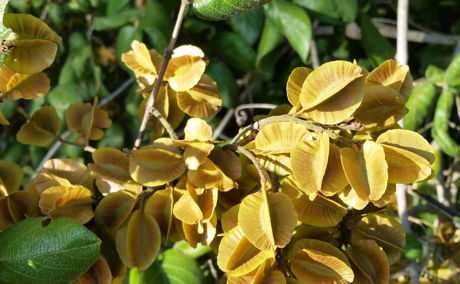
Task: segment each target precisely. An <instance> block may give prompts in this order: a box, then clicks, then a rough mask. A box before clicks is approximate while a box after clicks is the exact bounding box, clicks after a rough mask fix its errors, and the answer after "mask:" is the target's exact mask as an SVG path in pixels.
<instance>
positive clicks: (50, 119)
mask: <svg viewBox="0 0 460 284" xmlns="http://www.w3.org/2000/svg"><path fill="white" fill-rule="evenodd" d="M61 124H62V122H61V119H60V118H59V116H58V115H57V113H56V110H55V109H54V108H53V107H52V106H45V107H42V108H41V109H39V110H37V111H36V112H34V114H33V115H32V117H31V118H30V120H29V121H28V122H27V123H25V124H23V125H22V126H21V128H20V129H19V131H18V133H17V134H16V139H17V140H18V141H19V142H20V143H22V144H28V145H35V146H41V147H46V146H48V145H49V144H51V142H53V141H54V140H55V139H56V134H57V133H58V132H59V131H60V130H61Z"/></svg>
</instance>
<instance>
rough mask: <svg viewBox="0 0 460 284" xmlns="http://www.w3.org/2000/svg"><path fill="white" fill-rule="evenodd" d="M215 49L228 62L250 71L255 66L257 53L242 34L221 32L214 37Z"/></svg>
mask: <svg viewBox="0 0 460 284" xmlns="http://www.w3.org/2000/svg"><path fill="white" fill-rule="evenodd" d="M213 48H214V51H215V52H216V53H217V54H218V55H219V56H220V58H221V59H223V60H224V61H225V62H226V63H227V64H229V65H232V66H234V67H236V68H238V69H241V70H244V71H248V70H251V69H253V68H254V64H255V60H256V53H255V52H254V50H253V49H252V47H251V46H250V45H249V44H248V43H247V42H246V40H245V39H244V38H242V37H241V36H240V35H238V34H235V33H231V32H220V33H218V34H217V35H216V37H215V38H214V44H213Z"/></svg>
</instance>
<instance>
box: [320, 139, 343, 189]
mask: <svg viewBox="0 0 460 284" xmlns="http://www.w3.org/2000/svg"><path fill="white" fill-rule="evenodd" d="M348 184H349V182H348V179H347V176H346V175H345V172H344V170H343V167H342V162H341V160H340V148H339V147H338V146H337V145H335V144H333V143H330V144H329V157H328V161H327V166H326V172H325V173H324V177H323V182H322V184H321V189H320V192H321V193H322V194H324V195H325V196H333V195H335V194H337V193H339V192H341V191H342V190H344V189H345V187H346V186H347V185H348Z"/></svg>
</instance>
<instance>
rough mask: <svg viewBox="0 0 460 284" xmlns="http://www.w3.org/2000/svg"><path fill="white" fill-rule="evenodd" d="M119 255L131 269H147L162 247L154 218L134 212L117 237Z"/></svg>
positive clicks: (138, 211)
mask: <svg viewBox="0 0 460 284" xmlns="http://www.w3.org/2000/svg"><path fill="white" fill-rule="evenodd" d="M115 242H116V248H117V252H118V255H119V256H120V258H121V260H122V261H123V263H124V264H125V265H126V266H128V267H130V268H134V267H136V268H138V269H139V270H145V269H147V268H148V267H149V266H150V265H151V264H152V263H153V261H154V260H155V258H156V257H157V255H158V253H159V252H160V247H161V232H160V227H158V224H157V222H156V221H155V219H153V217H152V216H150V215H148V214H145V213H144V212H142V211H140V210H136V211H134V213H133V214H132V215H131V217H130V218H129V220H128V221H127V222H125V224H124V225H123V226H122V227H121V228H120V229H118V231H117V233H116V236H115Z"/></svg>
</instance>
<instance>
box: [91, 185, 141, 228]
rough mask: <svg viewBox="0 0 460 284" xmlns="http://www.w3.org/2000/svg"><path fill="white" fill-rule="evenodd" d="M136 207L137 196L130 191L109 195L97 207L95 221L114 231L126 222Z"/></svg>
mask: <svg viewBox="0 0 460 284" xmlns="http://www.w3.org/2000/svg"><path fill="white" fill-rule="evenodd" d="M135 205H136V196H135V194H133V193H132V192H130V191H127V190H120V191H117V192H113V193H109V194H108V195H107V196H105V197H104V198H103V199H102V200H101V201H100V202H99V204H98V205H97V207H96V210H95V212H94V214H95V216H94V219H95V221H96V223H97V224H99V225H102V226H106V227H107V228H108V229H109V230H111V231H114V230H116V229H117V228H118V227H120V226H121V225H122V224H123V223H124V222H125V221H126V219H127V218H128V216H129V215H130V214H131V211H132V210H133V209H134V206H135Z"/></svg>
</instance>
